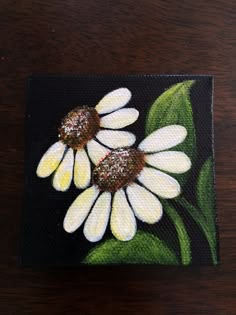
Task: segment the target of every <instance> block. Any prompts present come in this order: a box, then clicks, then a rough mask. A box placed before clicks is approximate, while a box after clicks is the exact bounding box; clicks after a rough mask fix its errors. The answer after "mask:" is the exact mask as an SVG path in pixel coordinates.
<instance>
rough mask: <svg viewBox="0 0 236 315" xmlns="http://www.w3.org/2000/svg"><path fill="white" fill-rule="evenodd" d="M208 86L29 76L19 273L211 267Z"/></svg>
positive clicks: (178, 78) (202, 81) (194, 78)
mask: <svg viewBox="0 0 236 315" xmlns="http://www.w3.org/2000/svg"><path fill="white" fill-rule="evenodd" d="M212 85H213V79H212V77H210V76H203V75H199V76H198V75H137V76H136V75H130V76H129V75H124V76H80V75H78V76H77V75H68V76H32V77H31V78H30V79H29V85H28V104H27V112H26V153H25V198H24V211H23V231H22V232H23V236H22V246H21V262H22V264H23V265H52V266H55V265H62V266H68V265H110V264H112V265H113V264H117V265H120V264H152V265H153V264H157V265H211V264H212V265H216V264H217V263H218V234H217V226H216V209H215V192H214V152H213V148H214V147H213V123H212V106H213V105H212V103H213V95H212V93H213V87H212Z"/></svg>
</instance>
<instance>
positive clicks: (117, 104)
mask: <svg viewBox="0 0 236 315" xmlns="http://www.w3.org/2000/svg"><path fill="white" fill-rule="evenodd" d="M130 98H131V92H130V90H128V89H127V88H120V89H117V90H114V91H112V92H110V93H108V94H107V95H105V96H104V97H103V98H102V99H101V101H100V102H99V103H98V105H97V106H96V107H95V109H96V110H97V112H98V113H99V114H107V113H111V112H113V111H114V110H117V109H119V108H121V107H124V106H125V105H126V104H127V103H128V102H129V100H130Z"/></svg>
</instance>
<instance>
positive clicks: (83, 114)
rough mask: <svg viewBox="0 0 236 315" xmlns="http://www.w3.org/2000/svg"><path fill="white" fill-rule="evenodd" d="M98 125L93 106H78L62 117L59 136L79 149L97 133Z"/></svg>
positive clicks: (69, 144)
mask: <svg viewBox="0 0 236 315" xmlns="http://www.w3.org/2000/svg"><path fill="white" fill-rule="evenodd" d="M99 125H100V119H99V116H98V113H97V111H96V109H95V108H91V107H87V106H78V107H76V108H74V109H73V110H72V111H70V112H69V113H68V114H67V115H66V116H65V117H64V118H63V119H62V122H61V126H60V128H59V129H58V132H59V138H60V139H61V140H62V141H63V142H64V143H65V144H67V145H68V146H70V147H71V148H73V149H80V148H83V146H84V145H85V144H86V143H87V142H88V141H89V140H91V139H92V138H93V137H94V136H95V135H96V134H97V132H98V131H99V128H100V127H99Z"/></svg>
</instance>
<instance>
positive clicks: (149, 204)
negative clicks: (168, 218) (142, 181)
mask: <svg viewBox="0 0 236 315" xmlns="http://www.w3.org/2000/svg"><path fill="white" fill-rule="evenodd" d="M127 194H128V198H129V201H130V203H131V206H132V208H133V210H134V213H135V215H136V217H137V218H138V219H139V220H141V221H143V222H146V223H150V224H153V223H156V222H157V221H159V220H160V218H161V217H162V213H163V212H162V205H161V203H160V201H159V200H158V199H157V197H155V196H154V195H153V194H152V193H151V192H149V191H148V190H147V189H145V188H144V187H141V186H140V185H137V184H135V183H133V184H132V185H130V186H128V187H127Z"/></svg>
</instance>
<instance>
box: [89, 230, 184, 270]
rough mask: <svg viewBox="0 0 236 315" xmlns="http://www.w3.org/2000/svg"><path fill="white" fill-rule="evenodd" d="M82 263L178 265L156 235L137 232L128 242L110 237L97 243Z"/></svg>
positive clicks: (170, 251)
mask: <svg viewBox="0 0 236 315" xmlns="http://www.w3.org/2000/svg"><path fill="white" fill-rule="evenodd" d="M83 263H84V264H90V265H92V264H96V265H97V264H99V265H106V264H165V265H178V264H179V262H178V259H177V257H176V255H175V253H174V252H173V251H172V250H171V249H170V248H169V247H168V246H167V245H166V243H165V242H164V241H162V240H160V239H159V238H158V237H156V236H154V235H152V234H149V233H145V232H143V231H140V232H138V233H137V234H136V235H135V237H134V238H133V239H132V240H130V241H128V242H121V241H118V240H116V239H110V240H107V241H105V242H104V243H102V244H99V245H97V246H96V247H95V248H94V249H92V250H91V251H90V253H89V254H88V256H87V257H86V258H85V260H84V262H83Z"/></svg>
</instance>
